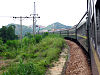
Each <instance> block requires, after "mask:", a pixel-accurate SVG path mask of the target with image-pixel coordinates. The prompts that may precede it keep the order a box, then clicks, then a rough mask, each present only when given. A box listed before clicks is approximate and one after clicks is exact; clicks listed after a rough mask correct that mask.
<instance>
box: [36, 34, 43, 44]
mask: <svg viewBox="0 0 100 75" xmlns="http://www.w3.org/2000/svg"><path fill="white" fill-rule="evenodd" d="M35 40H36V43H39V42H40V40H42V36H41V35H39V34H36V35H35Z"/></svg>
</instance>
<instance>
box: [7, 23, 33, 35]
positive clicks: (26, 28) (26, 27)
mask: <svg viewBox="0 0 100 75" xmlns="http://www.w3.org/2000/svg"><path fill="white" fill-rule="evenodd" d="M10 25H15V34H16V35H20V30H21V25H19V24H8V25H7V26H10ZM27 32H29V33H32V32H33V30H32V28H31V27H28V26H25V25H22V35H25V34H26V33H27Z"/></svg>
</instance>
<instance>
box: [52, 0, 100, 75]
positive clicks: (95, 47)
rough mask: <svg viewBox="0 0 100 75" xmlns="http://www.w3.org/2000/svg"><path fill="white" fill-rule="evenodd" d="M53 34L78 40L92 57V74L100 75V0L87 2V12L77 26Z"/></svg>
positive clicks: (88, 0)
mask: <svg viewBox="0 0 100 75" xmlns="http://www.w3.org/2000/svg"><path fill="white" fill-rule="evenodd" d="M51 33H52V32H51ZM53 33H56V34H60V35H61V36H63V37H65V38H70V39H72V40H76V41H77V42H78V43H79V44H80V45H81V46H82V47H83V48H84V49H85V50H86V52H87V53H88V54H89V56H90V62H91V69H92V74H93V75H100V0H87V11H86V13H85V14H84V15H83V17H82V18H81V20H80V21H79V23H78V24H77V25H75V26H73V27H72V28H70V29H66V30H63V31H55V32H53Z"/></svg>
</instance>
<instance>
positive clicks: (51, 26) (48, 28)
mask: <svg viewBox="0 0 100 75" xmlns="http://www.w3.org/2000/svg"><path fill="white" fill-rule="evenodd" d="M69 28H71V26H66V25H63V24H61V23H59V22H55V23H53V24H51V25H48V26H47V27H45V28H43V29H42V30H52V29H69Z"/></svg>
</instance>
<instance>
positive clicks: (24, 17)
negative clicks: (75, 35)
mask: <svg viewBox="0 0 100 75" xmlns="http://www.w3.org/2000/svg"><path fill="white" fill-rule="evenodd" d="M13 18H15V19H17V18H19V19H20V25H21V28H20V42H21V50H22V19H23V18H29V17H27V16H26V17H22V16H20V17H13Z"/></svg>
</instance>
